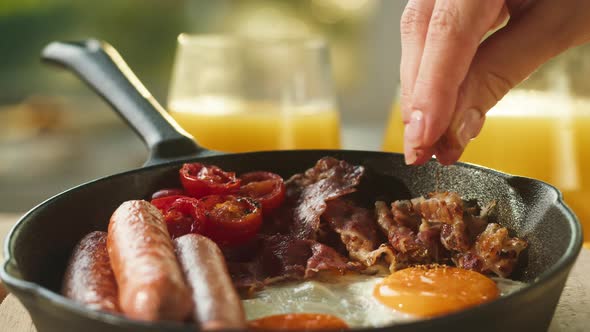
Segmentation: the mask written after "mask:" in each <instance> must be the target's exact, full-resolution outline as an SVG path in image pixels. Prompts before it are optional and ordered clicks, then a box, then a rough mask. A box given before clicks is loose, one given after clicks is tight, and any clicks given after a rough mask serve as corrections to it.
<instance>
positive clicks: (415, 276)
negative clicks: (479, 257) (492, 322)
mask: <svg viewBox="0 0 590 332" xmlns="http://www.w3.org/2000/svg"><path fill="white" fill-rule="evenodd" d="M373 295H374V296H375V298H377V300H379V301H380V302H381V303H383V304H384V305H386V306H388V307H390V308H392V309H394V310H396V311H399V312H403V313H407V314H411V315H415V316H419V317H433V316H438V315H442V314H447V313H450V312H453V311H458V310H461V309H465V308H468V307H472V306H476V305H478V304H481V303H484V302H487V301H491V300H493V299H495V298H497V297H498V295H499V290H498V286H497V285H496V283H495V282H494V281H493V280H492V279H490V278H488V277H486V276H484V275H483V274H480V273H477V272H474V271H470V270H465V269H461V268H456V267H449V266H432V267H429V266H417V267H411V268H407V269H404V270H400V271H397V272H394V273H392V274H391V275H390V276H388V277H386V278H385V279H383V281H381V282H380V283H379V284H377V285H376V286H375V289H374V291H373Z"/></svg>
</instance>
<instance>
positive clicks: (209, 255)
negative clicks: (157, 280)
mask: <svg viewBox="0 0 590 332" xmlns="http://www.w3.org/2000/svg"><path fill="white" fill-rule="evenodd" d="M174 246H175V248H176V255H177V257H178V260H179V261H180V265H181V266H182V269H183V271H184V275H185V276H186V279H187V282H188V284H189V286H190V287H191V288H192V294H193V305H194V307H193V318H194V320H195V321H196V322H198V323H199V324H200V325H201V329H202V330H220V329H222V330H225V329H239V328H245V327H246V318H245V315H244V309H243V308H242V302H241V300H240V297H239V296H238V293H237V292H236V290H235V288H234V286H233V284H232V281H231V278H230V276H229V272H228V271H227V266H226V264H225V259H224V258H223V254H222V253H221V250H220V249H219V247H218V246H217V245H216V244H215V242H213V241H211V240H210V239H208V238H206V237H204V236H201V235H197V234H186V235H183V236H181V237H179V238H176V240H174Z"/></svg>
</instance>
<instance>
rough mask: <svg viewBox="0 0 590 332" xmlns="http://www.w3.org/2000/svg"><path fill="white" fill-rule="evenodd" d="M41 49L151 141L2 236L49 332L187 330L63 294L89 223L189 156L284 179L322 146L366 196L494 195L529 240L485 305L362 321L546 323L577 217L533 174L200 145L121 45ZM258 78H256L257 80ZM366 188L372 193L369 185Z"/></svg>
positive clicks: (361, 155)
mask: <svg viewBox="0 0 590 332" xmlns="http://www.w3.org/2000/svg"><path fill="white" fill-rule="evenodd" d="M43 58H44V59H45V60H48V61H50V62H53V63H57V64H61V65H63V66H65V67H66V68H68V69H70V70H72V71H74V72H76V73H77V74H78V75H79V76H80V77H81V78H82V79H83V80H84V81H86V83H88V84H89V85H90V86H91V87H92V88H94V89H95V90H96V91H97V92H98V93H99V94H100V95H102V97H103V98H105V99H106V100H107V101H108V102H109V103H110V104H111V106H113V108H114V109H115V110H116V111H117V112H118V113H119V114H120V115H121V116H122V117H123V118H124V119H125V120H126V121H127V122H128V123H129V124H130V125H131V127H132V128H133V129H135V131H136V132H137V133H138V134H139V135H140V136H141V137H142V139H143V140H144V141H145V143H146V144H147V146H148V147H149V151H150V156H149V159H148V161H147V163H146V165H145V166H144V167H142V168H139V169H136V170H131V171H128V172H124V173H121V174H116V175H112V176H108V177H105V178H102V179H99V180H95V181H91V182H89V183H86V184H83V185H80V186H77V187H75V188H72V189H70V190H67V191H65V192H63V193H61V194H59V195H57V196H54V197H52V198H50V199H49V200H47V201H45V202H43V203H41V204H40V205H38V206H37V207H35V208H34V209H32V210H31V211H29V212H28V213H27V214H26V215H25V216H24V217H23V218H22V219H21V220H20V221H19V222H18V223H17V224H16V226H15V227H14V228H13V229H12V231H11V232H10V234H9V236H8V238H7V241H6V246H5V249H4V251H5V257H6V262H5V263H4V266H3V269H2V271H1V272H0V276H1V277H2V280H3V282H4V283H5V285H6V286H7V287H8V289H9V290H10V292H12V293H13V294H15V295H16V296H17V297H18V299H19V300H20V301H21V302H22V303H23V304H24V306H25V307H26V308H27V310H28V311H29V313H30V314H31V317H32V319H33V322H34V323H35V326H36V327H37V329H38V330H39V331H40V332H44V331H60V332H61V331H72V330H82V331H85V332H99V331H138V330H141V331H191V330H194V329H195V327H194V326H190V325H183V324H179V323H167V322H163V323H155V324H147V323H143V322H137V321H132V320H128V319H125V318H123V317H121V316H115V315H110V314H107V313H103V312H95V311H91V310H87V309H85V308H84V307H82V306H80V305H78V304H76V303H74V302H72V301H70V300H68V299H66V298H64V297H62V296H60V295H59V289H60V283H61V278H62V275H63V272H64V269H65V265H66V261H67V259H68V256H69V254H70V252H71V250H72V248H73V247H74V245H75V243H76V242H77V241H78V240H80V239H81V238H82V237H83V236H84V235H85V234H86V233H88V232H90V231H94V230H106V228H107V223H108V220H109V217H110V215H111V213H112V212H113V211H114V210H115V209H116V208H117V207H118V206H119V205H120V204H121V203H122V202H123V201H126V200H130V199H139V198H147V197H149V195H150V194H151V193H153V192H154V191H155V190H157V189H159V188H162V187H166V186H171V185H178V182H177V181H178V180H177V170H178V169H179V166H180V165H181V164H182V163H183V162H184V161H188V160H191V161H201V162H205V163H211V164H215V165H219V166H221V167H223V168H225V169H228V170H234V171H237V172H245V171H252V170H268V171H272V172H276V173H279V174H281V175H282V176H284V177H288V176H290V175H292V174H294V173H297V172H301V171H303V170H305V169H307V168H309V167H311V166H312V165H314V163H315V162H316V161H317V160H318V159H319V158H321V157H323V156H327V155H329V156H334V157H336V158H341V159H344V160H347V161H348V162H351V163H354V164H361V165H364V166H365V167H366V170H367V176H366V178H365V179H364V180H363V181H364V182H363V184H362V188H361V189H360V190H364V191H365V192H368V193H369V194H370V195H371V196H370V200H373V199H374V198H376V197H381V198H386V199H390V200H391V199H399V198H409V197H414V196H417V195H422V194H425V193H428V192H430V191H432V190H435V189H438V190H453V191H457V192H459V193H460V194H461V195H462V196H463V197H465V198H468V199H477V200H478V201H480V202H481V203H487V202H489V201H490V200H494V199H495V200H497V201H498V213H497V220H498V221H499V222H500V223H501V224H503V225H505V226H508V227H509V228H511V229H513V230H514V232H515V233H516V234H518V236H521V237H524V238H525V239H527V240H528V241H529V243H530V247H529V248H528V249H527V250H526V251H525V253H524V254H523V256H522V259H521V261H520V264H519V267H518V269H517V271H516V273H515V274H514V275H513V278H515V279H520V280H523V281H527V282H529V283H530V284H529V285H528V286H527V287H525V288H524V289H522V290H520V291H518V292H516V293H514V294H512V295H510V296H507V297H504V298H501V299H498V300H496V301H493V302H491V303H488V304H484V305H481V306H478V307H475V308H472V309H469V310H465V311H462V312H459V313H456V314H452V315H448V316H444V317H442V318H436V319H431V320H425V321H420V322H415V323H407V324H402V325H397V326H391V327H384V328H379V329H365V331H369V330H370V331H397V332H403V331H414V332H416V331H450V330H453V331H518V332H522V331H543V330H546V329H547V328H548V326H549V323H550V321H551V318H552V316H553V313H554V311H555V307H556V304H557V301H558V299H559V296H560V294H561V292H562V290H563V286H564V283H565V280H566V278H567V276H568V273H569V271H570V268H571V266H572V264H573V263H574V261H575V258H576V256H577V254H578V252H579V250H580V248H581V243H582V237H581V227H580V224H579V222H578V221H577V219H576V217H575V216H574V215H573V213H572V212H571V211H570V209H569V208H568V207H567V206H566V205H565V204H564V203H563V201H562V198H561V194H560V193H559V192H558V191H557V190H556V189H555V188H553V187H551V186H549V185H547V184H545V183H542V182H540V181H536V180H532V179H527V178H522V177H516V176H510V175H507V174H503V173H499V172H496V171H493V170H490V169H486V168H482V167H477V166H473V165H467V164H457V165H454V166H450V167H443V166H440V165H439V164H438V163H435V162H430V163H428V164H427V165H425V166H421V167H407V166H405V165H404V162H403V157H402V156H401V155H399V154H393V153H381V152H366V151H342V150H323V151H318V150H307V151H275V152H254V153H241V154H220V153H216V152H213V151H208V150H206V149H203V148H202V147H199V146H198V145H197V144H196V143H195V142H194V140H193V139H192V138H191V137H190V136H189V135H188V134H187V133H185V132H184V131H182V130H181V129H180V128H179V127H178V125H177V124H176V123H175V122H174V121H173V120H172V119H171V118H170V117H169V116H168V115H166V113H165V111H164V110H163V109H162V107H161V106H160V105H158V103H157V102H156V101H155V100H154V98H153V97H152V96H151V95H150V94H149V93H148V92H147V90H146V89H145V88H144V87H143V86H142V85H141V83H140V82H139V80H138V79H137V78H136V77H135V76H134V75H133V73H132V72H131V71H130V70H129V68H128V67H127V66H126V65H125V63H124V62H123V60H122V59H121V57H120V56H119V55H118V54H117V52H116V51H115V50H114V49H113V48H112V47H110V46H109V45H108V44H106V43H102V42H99V41H96V40H88V41H84V42H78V43H59V42H56V43H52V44H50V45H49V46H48V47H46V48H45V50H44V51H43ZM253 84H255V82H253ZM364 196H365V197H367V195H364Z"/></svg>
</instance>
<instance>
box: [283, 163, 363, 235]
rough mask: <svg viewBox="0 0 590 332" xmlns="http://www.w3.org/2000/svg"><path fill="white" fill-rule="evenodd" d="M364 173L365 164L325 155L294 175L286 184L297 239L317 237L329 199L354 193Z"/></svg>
mask: <svg viewBox="0 0 590 332" xmlns="http://www.w3.org/2000/svg"><path fill="white" fill-rule="evenodd" d="M363 173H364V168H363V167H362V166H354V165H350V164H348V163H347V162H345V161H343V160H338V159H335V158H332V157H324V158H322V159H320V160H319V161H318V162H317V163H316V165H315V166H314V167H313V168H310V169H308V170H307V171H306V172H305V173H303V174H296V175H294V176H292V177H291V178H290V179H289V180H288V181H287V182H286V183H285V185H286V187H287V199H288V201H289V202H290V204H287V208H291V209H293V215H292V216H293V220H292V224H291V225H292V226H291V234H292V235H293V236H294V237H295V238H297V239H315V238H316V235H317V232H318V229H319V227H320V216H321V215H322V214H323V213H324V211H325V210H326V201H329V200H333V199H336V198H338V197H341V196H344V195H346V194H349V193H351V192H354V191H355V190H356V189H355V187H356V186H357V185H358V184H359V182H360V179H361V177H362V176H363Z"/></svg>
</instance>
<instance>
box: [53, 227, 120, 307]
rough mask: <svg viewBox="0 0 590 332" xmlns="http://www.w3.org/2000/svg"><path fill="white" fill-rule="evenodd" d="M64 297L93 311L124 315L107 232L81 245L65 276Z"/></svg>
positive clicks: (89, 238)
mask: <svg viewBox="0 0 590 332" xmlns="http://www.w3.org/2000/svg"><path fill="white" fill-rule="evenodd" d="M62 294H63V295H64V296H65V297H68V298H70V299H72V300H74V301H77V302H79V303H81V304H84V305H86V306H88V307H89V308H90V309H93V310H103V311H109V312H115V313H116V312H119V311H120V310H119V304H118V302H119V301H118V298H117V282H116V281H115V276H114V275H113V270H112V269H111V264H110V262H109V254H108V252H107V233H106V232H91V233H89V234H87V235H86V236H85V237H84V238H82V240H80V242H78V244H77V245H76V247H75V248H74V251H73V252H72V255H71V256H70V260H69V263H68V267H67V269H66V273H65V275H64V279H63V284H62Z"/></svg>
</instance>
